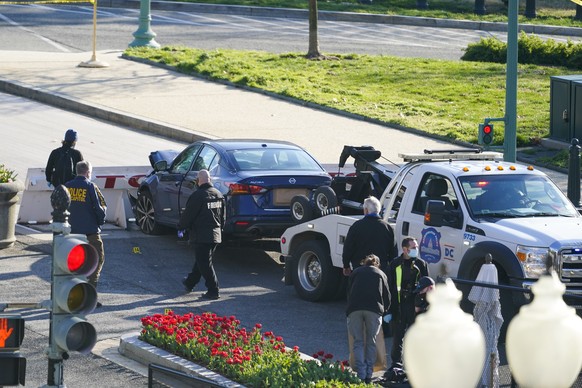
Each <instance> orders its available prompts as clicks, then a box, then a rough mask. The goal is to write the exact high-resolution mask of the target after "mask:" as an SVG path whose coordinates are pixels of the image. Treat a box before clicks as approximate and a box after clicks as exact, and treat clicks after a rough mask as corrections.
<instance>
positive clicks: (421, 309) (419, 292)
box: [414, 276, 434, 315]
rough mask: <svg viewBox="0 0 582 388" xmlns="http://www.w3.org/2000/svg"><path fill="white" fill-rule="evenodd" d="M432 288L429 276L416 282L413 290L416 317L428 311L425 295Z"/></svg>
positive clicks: (432, 281)
mask: <svg viewBox="0 0 582 388" xmlns="http://www.w3.org/2000/svg"><path fill="white" fill-rule="evenodd" d="M433 288H434V280H432V278H431V277H430V276H423V277H421V278H420V280H419V281H418V284H417V285H416V288H415V289H414V294H415V295H416V296H415V297H414V311H415V312H416V315H420V314H422V313H425V312H426V310H428V300H426V294H427V293H428V292H429V291H432V289H433Z"/></svg>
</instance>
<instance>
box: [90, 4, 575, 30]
mask: <svg viewBox="0 0 582 388" xmlns="http://www.w3.org/2000/svg"><path fill="white" fill-rule="evenodd" d="M140 4H141V2H140V0H98V5H99V6H103V7H110V8H128V9H139V8H140ZM151 9H152V10H158V11H182V12H201V13H219V14H227V15H241V16H264V17H278V18H289V19H308V18H309V11H308V10H305V9H291V8H272V7H251V6H243V5H224V4H204V3H186V2H177V1H155V0H154V1H151ZM317 15H318V18H319V20H330V21H338V22H357V23H379V24H395V25H409V26H422V27H434V28H457V29H469V30H480V31H501V32H503V31H507V23H500V22H484V21H473V20H453V19H440V18H428V17H417V16H400V15H383V14H370V13H357V12H337V11H318V13H317ZM518 28H519V31H524V32H526V33H528V34H538V35H540V34H544V35H565V36H580V37H582V28H580V27H562V26H548V25H542V24H518Z"/></svg>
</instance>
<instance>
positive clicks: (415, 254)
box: [408, 248, 418, 258]
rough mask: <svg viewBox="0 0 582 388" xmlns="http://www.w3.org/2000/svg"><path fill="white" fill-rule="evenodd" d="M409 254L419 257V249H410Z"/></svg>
mask: <svg viewBox="0 0 582 388" xmlns="http://www.w3.org/2000/svg"><path fill="white" fill-rule="evenodd" d="M408 256H410V257H413V258H416V257H418V249H416V248H414V249H410V250H409V251H408Z"/></svg>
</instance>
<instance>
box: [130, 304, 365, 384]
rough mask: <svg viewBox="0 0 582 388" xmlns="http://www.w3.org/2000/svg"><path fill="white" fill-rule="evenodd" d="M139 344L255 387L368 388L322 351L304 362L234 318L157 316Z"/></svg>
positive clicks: (145, 323)
mask: <svg viewBox="0 0 582 388" xmlns="http://www.w3.org/2000/svg"><path fill="white" fill-rule="evenodd" d="M141 322H142V330H141V334H140V339H141V340H142V341H145V342H147V343H149V344H151V345H154V346H156V347H159V348H162V349H165V350H167V351H169V352H171V353H173V354H176V355H178V356H181V357H184V358H186V359H188V360H190V361H193V362H196V363H199V364H201V365H204V366H206V367H207V368H208V369H211V370H213V371H215V372H217V373H220V374H222V375H224V376H226V377H228V378H230V379H232V380H235V381H237V382H239V383H241V384H244V385H247V386H251V387H305V386H310V387H338V388H339V387H348V386H349V387H356V386H358V385H364V384H363V383H362V381H361V380H360V379H358V377H357V376H356V375H355V374H354V373H353V372H352V371H351V370H350V368H348V367H347V361H343V362H340V361H332V359H333V355H331V354H326V353H325V352H324V351H320V352H318V353H317V354H314V355H313V357H314V358H315V360H304V359H302V358H301V354H300V353H299V348H298V347H297V346H295V347H293V349H289V348H287V347H286V346H285V343H284V342H283V338H281V337H279V336H276V335H275V334H274V333H273V332H271V331H267V332H265V333H262V332H261V329H262V325H261V324H260V323H257V324H256V325H255V326H254V327H253V329H252V330H247V329H245V328H244V327H241V325H240V321H239V320H238V319H236V318H235V317H234V316H231V317H220V316H217V315H216V314H212V313H203V314H201V315H195V314H193V313H188V314H185V315H176V314H174V313H173V312H171V311H170V312H168V313H167V314H165V315H164V314H155V315H153V316H146V317H144V318H142V319H141Z"/></svg>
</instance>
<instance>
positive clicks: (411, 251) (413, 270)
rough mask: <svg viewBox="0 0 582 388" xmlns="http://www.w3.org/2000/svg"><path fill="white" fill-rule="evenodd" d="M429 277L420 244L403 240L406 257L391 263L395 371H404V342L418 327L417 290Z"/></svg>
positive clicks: (389, 276) (393, 364) (389, 273)
mask: <svg viewBox="0 0 582 388" xmlns="http://www.w3.org/2000/svg"><path fill="white" fill-rule="evenodd" d="M423 276H429V275H428V266H427V264H426V261H424V260H422V259H420V258H419V257H418V242H417V241H416V239H414V238H412V237H406V238H405V239H404V240H402V254H401V255H400V256H398V257H397V258H396V259H394V260H393V261H392V262H391V263H390V267H389V269H388V284H389V285H390V293H391V295H392V304H391V306H390V313H391V314H392V335H393V336H392V352H391V357H392V366H391V368H392V367H399V368H401V367H402V340H403V339H404V334H405V333H406V330H408V328H409V327H410V326H411V325H412V324H413V323H414V319H415V317H416V311H415V306H414V290H415V288H416V286H417V285H418V281H419V280H420V278H421V277H423Z"/></svg>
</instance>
